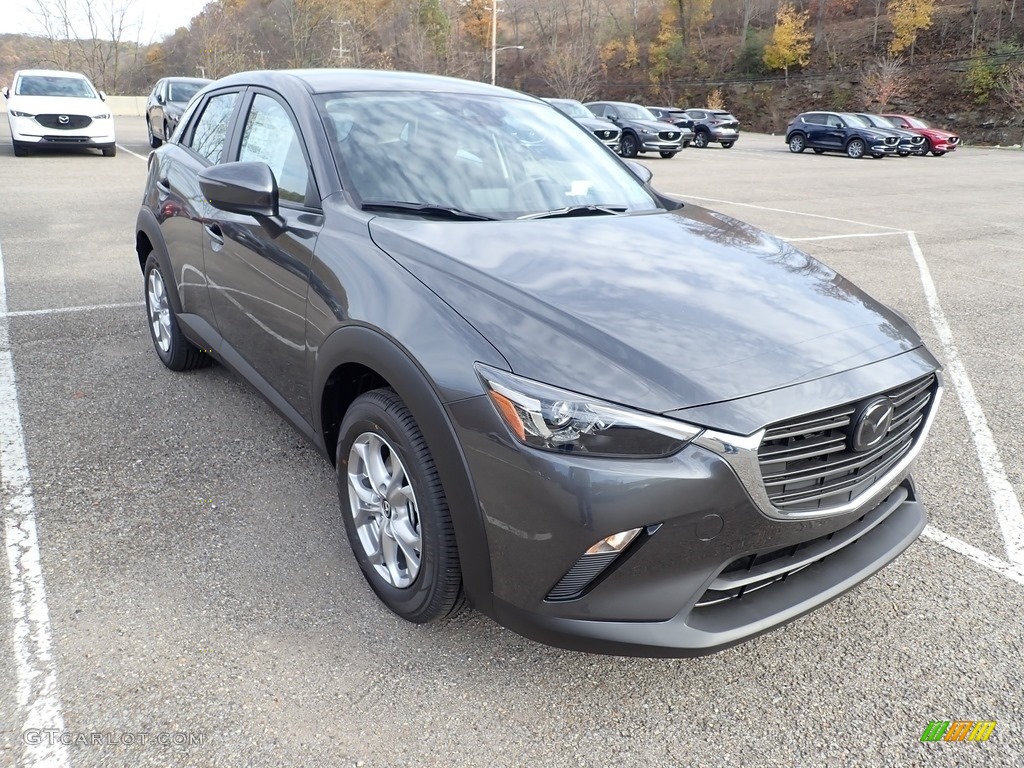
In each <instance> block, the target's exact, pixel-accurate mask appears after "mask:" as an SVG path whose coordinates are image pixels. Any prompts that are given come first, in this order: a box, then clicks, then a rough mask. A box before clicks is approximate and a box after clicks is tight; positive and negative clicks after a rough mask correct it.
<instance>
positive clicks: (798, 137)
mask: <svg viewBox="0 0 1024 768" xmlns="http://www.w3.org/2000/svg"><path fill="white" fill-rule="evenodd" d="M786 143H787V144H789V151H790V152H793V153H795V154H800V153H801V152H803V151H804V150H805V149H807V137H806V136H804V135H803V134H802V133H794V134H793V135H792V136H790V137H789V141H788V142H786ZM815 151H817V150H815Z"/></svg>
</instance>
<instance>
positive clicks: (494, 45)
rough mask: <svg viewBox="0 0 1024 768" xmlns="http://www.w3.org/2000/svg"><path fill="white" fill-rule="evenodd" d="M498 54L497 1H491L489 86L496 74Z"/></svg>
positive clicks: (492, 83)
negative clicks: (496, 56)
mask: <svg viewBox="0 0 1024 768" xmlns="http://www.w3.org/2000/svg"><path fill="white" fill-rule="evenodd" d="M497 53H498V0H491V85H494V81H495V76H496V75H497V73H498V69H497V64H496V62H495V55H496V54H497Z"/></svg>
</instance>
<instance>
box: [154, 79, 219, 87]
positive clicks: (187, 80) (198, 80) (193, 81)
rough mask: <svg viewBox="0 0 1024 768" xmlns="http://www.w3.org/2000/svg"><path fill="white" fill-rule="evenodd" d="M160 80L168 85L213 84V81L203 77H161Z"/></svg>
mask: <svg viewBox="0 0 1024 768" xmlns="http://www.w3.org/2000/svg"><path fill="white" fill-rule="evenodd" d="M160 79H161V80H165V81H167V82H168V83H199V84H201V85H205V84H207V83H212V82H213V80H210V79H208V78H205V77H163V78H160Z"/></svg>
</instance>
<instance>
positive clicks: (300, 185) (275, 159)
mask: <svg viewBox="0 0 1024 768" xmlns="http://www.w3.org/2000/svg"><path fill="white" fill-rule="evenodd" d="M238 159H239V160H241V161H243V162H251V161H260V162H264V163H266V164H267V165H269V166H270V169H271V170H272V171H273V172H274V177H275V178H276V179H277V188H278V192H279V194H280V197H281V199H282V200H291V201H292V202H295V203H302V202H304V201H305V199H306V187H307V186H308V184H309V169H308V168H307V167H306V158H305V156H304V155H303V154H302V143H301V141H300V140H299V134H298V132H297V131H296V130H295V126H294V125H293V124H292V121H291V117H290V116H289V115H288V113H287V112H286V111H285V108H284V107H282V106H281V105H280V104H279V103H278V102H277V101H275V100H274V99H272V98H270V97H269V96H264V95H263V94H261V93H258V94H256V97H255V98H254V99H253V101H252V108H251V109H250V110H249V117H248V119H247V120H246V121H245V132H244V133H243V134H242V146H241V148H240V150H239V153H238Z"/></svg>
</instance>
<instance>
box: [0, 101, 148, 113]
mask: <svg viewBox="0 0 1024 768" xmlns="http://www.w3.org/2000/svg"><path fill="white" fill-rule="evenodd" d="M107 104H108V105H109V106H110V111H111V112H113V113H114V114H115V115H135V116H138V117H141V116H142V115H145V114H146V97H145V96H107ZM0 112H7V99H5V98H3V97H0Z"/></svg>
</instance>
